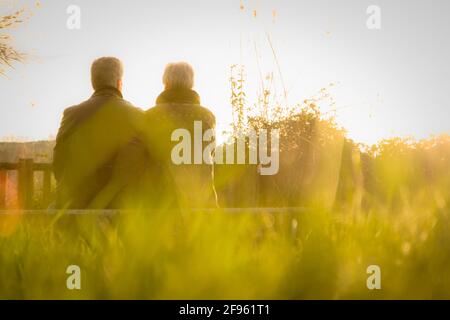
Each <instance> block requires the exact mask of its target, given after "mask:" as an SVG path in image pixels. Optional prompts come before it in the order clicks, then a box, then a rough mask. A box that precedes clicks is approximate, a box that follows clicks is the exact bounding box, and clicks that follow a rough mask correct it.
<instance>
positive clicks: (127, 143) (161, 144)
mask: <svg viewBox="0 0 450 320" xmlns="http://www.w3.org/2000/svg"><path fill="white" fill-rule="evenodd" d="M122 78H123V66H122V63H121V62H120V60H118V59H116V58H112V57H104V58H100V59H98V60H96V61H94V63H93V64H92V67H91V80H92V86H93V88H94V91H95V92H94V94H93V95H92V97H91V98H90V99H89V100H87V101H85V102H83V103H81V104H79V105H77V106H73V107H70V108H68V109H66V110H65V111H64V116H63V119H62V123H61V127H60V129H59V132H58V136H57V139H56V145H55V149H54V159H53V165H54V173H55V177H56V180H57V200H56V202H55V205H56V207H58V208H61V209H126V208H130V209H138V208H157V209H163V208H178V207H181V208H205V207H214V206H216V202H217V201H216V195H215V191H214V184H213V173H214V168H213V165H212V164H189V163H186V164H181V165H179V164H175V163H174V162H173V161H172V152H173V148H174V147H175V146H176V145H177V143H178V142H177V141H172V140H173V139H172V138H173V137H172V134H173V133H174V131H175V130H177V129H184V130H188V131H189V132H190V133H191V136H192V137H193V136H194V122H195V121H201V123H202V130H204V131H206V130H208V129H214V127H215V117H214V115H213V114H212V113H211V112H210V111H209V110H208V109H206V108H204V107H202V106H201V105H200V97H199V95H198V94H197V93H196V92H195V91H193V90H192V88H193V86H194V71H193V69H192V67H191V66H190V65H188V64H187V63H172V64H169V65H168V66H167V67H166V70H165V72H164V75H163V84H164V87H165V90H164V91H163V92H162V93H161V95H160V96H159V97H158V98H157V100H156V106H155V107H152V108H150V109H149V110H148V111H146V112H143V111H142V110H141V109H138V108H136V107H134V106H133V105H132V104H131V103H129V102H127V101H126V100H124V99H123V96H122ZM201 143H203V142H201Z"/></svg>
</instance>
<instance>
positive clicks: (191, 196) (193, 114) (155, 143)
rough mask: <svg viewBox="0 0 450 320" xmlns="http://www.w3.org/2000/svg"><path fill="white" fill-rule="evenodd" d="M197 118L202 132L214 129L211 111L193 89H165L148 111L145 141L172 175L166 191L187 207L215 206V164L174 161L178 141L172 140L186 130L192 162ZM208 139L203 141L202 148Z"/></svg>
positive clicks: (155, 157)
mask: <svg viewBox="0 0 450 320" xmlns="http://www.w3.org/2000/svg"><path fill="white" fill-rule="evenodd" d="M194 121H201V122H202V129H203V132H202V135H203V133H204V132H205V131H206V130H208V129H213V130H214V128H215V124H216V120H215V117H214V115H213V113H212V112H211V111H209V110H208V109H206V108H204V107H202V106H201V104H200V97H199V95H198V94H197V93H196V92H195V91H192V90H186V89H171V90H166V91H164V92H163V93H161V95H160V96H159V97H158V99H157V101H156V106H155V107H153V108H151V109H149V110H148V111H147V112H146V119H145V143H146V145H147V149H148V150H149V152H150V154H151V157H152V161H153V162H154V163H158V164H159V165H160V168H159V170H163V171H164V175H167V176H168V177H170V181H171V183H170V184H166V186H167V185H168V186H169V189H168V190H166V191H165V192H166V193H168V195H169V196H171V197H173V198H175V199H176V202H177V203H178V205H179V206H181V207H184V208H205V207H216V205H217V201H216V200H217V199H216V193H215V190H214V184H213V178H214V166H213V165H212V164H204V163H203V164H181V165H176V164H174V163H173V161H172V158H171V154H172V150H173V148H174V147H175V146H176V145H177V144H179V142H177V141H172V139H171V138H172V133H173V132H174V131H175V130H176V129H186V130H188V131H189V132H190V135H191V137H192V141H191V148H192V161H193V159H194V158H193V147H194V141H193V140H194ZM208 144H209V142H203V143H202V150H201V152H202V154H203V150H204V148H205V147H206V145H208Z"/></svg>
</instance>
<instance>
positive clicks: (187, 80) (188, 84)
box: [163, 62, 194, 90]
mask: <svg viewBox="0 0 450 320" xmlns="http://www.w3.org/2000/svg"><path fill="white" fill-rule="evenodd" d="M163 84H164V87H165V89H166V90H169V89H173V88H181V89H192V88H193V87H194V69H192V67H191V66H190V65H189V64H188V63H186V62H175V63H169V64H168V65H167V66H166V69H165V70H164V75H163Z"/></svg>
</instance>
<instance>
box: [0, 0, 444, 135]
mask: <svg viewBox="0 0 450 320" xmlns="http://www.w3.org/2000/svg"><path fill="white" fill-rule="evenodd" d="M0 4H1V7H0V13H3V14H7V13H11V12H13V10H16V9H19V8H21V7H27V8H28V9H29V10H30V11H32V13H33V15H32V16H31V17H30V19H29V20H27V21H26V22H25V23H24V24H22V25H20V26H19V27H17V28H15V29H13V30H10V31H9V33H10V34H11V35H12V36H13V37H14V45H15V47H16V48H18V49H20V50H21V51H24V52H26V53H28V54H29V57H28V59H27V61H26V63H25V64H17V65H15V68H16V69H15V70H8V72H7V76H6V77H0V88H1V90H0V137H1V138H3V139H5V138H6V137H12V136H13V137H16V138H20V139H24V140H40V139H48V138H49V137H54V136H55V135H56V133H57V129H58V127H59V122H60V119H61V115H62V112H63V110H64V109H65V108H66V107H69V106H71V105H74V104H78V103H80V102H81V101H83V100H85V99H86V98H88V97H89V96H90V95H91V94H92V89H91V86H90V79H89V67H90V63H91V62H92V61H93V60H94V59H95V58H97V57H100V56H104V55H107V56H117V57H118V58H120V59H122V60H123V62H124V65H125V79H124V96H125V98H126V99H127V100H129V101H131V102H132V103H133V104H135V105H136V106H138V107H140V108H142V109H148V108H149V107H151V106H153V104H154V101H155V99H156V97H157V95H158V94H159V93H160V92H161V90H162V84H161V75H162V72H163V69H164V66H165V65H166V63H168V62H171V61H179V60H184V61H187V62H189V63H191V64H192V65H193V66H194V68H195V70H196V86H195V89H196V90H197V91H198V92H199V94H200V95H201V97H202V102H203V104H204V105H205V106H207V107H209V108H210V109H211V110H212V111H213V112H214V113H215V114H216V116H217V119H218V125H219V131H220V130H222V129H225V128H226V127H227V124H229V123H230V121H231V107H230V102H229V101H230V84H229V77H230V66H231V65H233V64H243V65H245V67H246V75H247V87H246V91H247V93H248V94H249V97H248V98H249V101H250V102H251V101H254V100H255V95H256V92H257V90H258V86H259V84H260V74H263V76H265V75H266V74H267V73H270V72H274V74H275V76H276V81H277V91H278V93H281V92H282V91H283V88H282V87H283V86H282V82H281V78H280V76H279V74H280V73H281V75H282V80H283V83H284V87H285V89H286V90H287V91H288V96H287V100H288V103H289V104H292V105H293V104H295V103H296V102H300V101H303V100H304V99H307V98H309V97H311V96H313V95H314V94H316V93H317V92H318V91H319V90H320V89H321V88H323V87H327V86H328V85H329V84H330V83H335V84H336V85H334V86H333V87H331V88H330V93H331V94H332V96H333V98H334V100H335V101H336V106H335V107H336V108H337V121H338V123H339V124H340V125H342V126H343V127H345V128H346V129H347V131H348V135H349V137H351V138H353V139H354V140H356V141H358V142H364V143H376V142H377V141H378V140H379V139H381V138H387V137H391V136H394V135H399V136H407V135H412V136H414V137H416V138H424V137H428V136H429V135H431V134H439V133H443V132H447V133H448V132H450V121H449V118H450V109H449V101H450V97H449V96H450V90H449V89H450V88H449V83H450V82H449V78H450V77H449V76H450V62H449V60H448V59H449V57H450V44H449V40H448V39H449V30H450V19H448V14H449V12H450V2H449V1H446V0H439V1H438V0H436V1H433V2H432V3H430V2H428V1H422V0H421V1H385V0H378V1H377V3H376V4H377V5H378V6H379V7H380V8H381V29H380V30H369V29H368V28H367V26H366V21H367V19H368V16H369V15H368V14H367V13H366V9H367V7H368V6H369V5H371V4H374V3H372V2H370V1H364V0H351V1H350V0H347V1H333V0H319V1H308V2H306V1H294V0H292V1H287V0H286V1H262V0H261V1H242V2H240V1H239V0H226V1H217V0H208V1H206V0H191V1H173V0H164V1H148V0H146V1H144V0H142V1H141V0H129V1H106V0H71V1H65V0H58V1H55V0H48V1H40V2H39V3H37V4H38V5H36V1H4V0H0ZM70 5H77V6H79V7H80V8H81V30H69V29H68V28H67V26H66V22H67V19H68V17H69V14H67V12H66V10H67V8H68V7H69V6H70ZM432 7H434V8H432ZM432 9H433V10H432ZM268 36H269V38H270V39H271V41H272V44H273V49H274V50H275V52H276V57H277V60H278V62H279V67H278V66H277V64H276V61H275V57H274V55H273V52H272V49H271V47H270V45H269V41H268ZM258 62H259V68H260V70H261V72H260V70H259V68H258ZM325 108H326V107H325ZM324 111H329V110H324Z"/></svg>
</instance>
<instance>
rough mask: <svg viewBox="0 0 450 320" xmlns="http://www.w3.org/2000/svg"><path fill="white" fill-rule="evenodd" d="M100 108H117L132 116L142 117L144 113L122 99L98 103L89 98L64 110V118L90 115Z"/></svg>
mask: <svg viewBox="0 0 450 320" xmlns="http://www.w3.org/2000/svg"><path fill="white" fill-rule="evenodd" d="M102 106H111V107H116V108H117V107H118V110H121V111H125V112H129V113H132V114H137V115H142V114H143V113H144V111H143V110H142V109H139V108H138V107H136V106H134V105H133V104H132V103H131V102H129V101H127V100H125V99H122V98H115V97H114V98H110V99H109V100H108V101H104V100H102V101H99V100H98V99H95V98H90V99H88V100H86V101H83V102H81V103H80V104H77V105H73V106H71V107H68V108H66V109H65V110H64V116H65V117H70V116H72V115H73V116H75V115H78V114H84V113H90V112H91V111H94V110H95V109H96V108H99V107H102Z"/></svg>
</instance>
